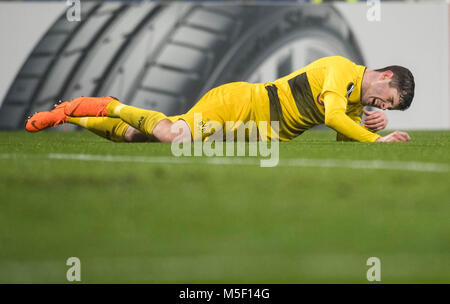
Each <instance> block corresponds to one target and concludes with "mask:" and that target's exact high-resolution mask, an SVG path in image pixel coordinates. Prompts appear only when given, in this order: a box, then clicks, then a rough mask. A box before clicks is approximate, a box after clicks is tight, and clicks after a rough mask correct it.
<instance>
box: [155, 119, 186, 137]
mask: <svg viewBox="0 0 450 304" xmlns="http://www.w3.org/2000/svg"><path fill="white" fill-rule="evenodd" d="M153 135H154V136H155V137H156V138H157V139H158V140H159V141H161V142H173V141H175V142H187V141H190V140H191V130H190V129H189V126H188V124H187V123H186V122H185V121H184V120H178V121H176V122H171V121H170V120H169V119H164V120H161V121H160V122H159V123H158V124H157V125H156V126H155V128H154V129H153Z"/></svg>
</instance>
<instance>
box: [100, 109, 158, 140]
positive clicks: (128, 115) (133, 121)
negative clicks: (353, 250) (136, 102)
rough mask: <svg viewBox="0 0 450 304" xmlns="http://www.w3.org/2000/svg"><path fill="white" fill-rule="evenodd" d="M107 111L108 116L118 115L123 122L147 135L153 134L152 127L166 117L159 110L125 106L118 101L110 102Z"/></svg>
mask: <svg viewBox="0 0 450 304" xmlns="http://www.w3.org/2000/svg"><path fill="white" fill-rule="evenodd" d="M107 111H108V117H120V119H122V120H123V121H124V122H126V123H127V124H129V125H130V126H132V127H134V128H136V129H138V130H140V131H141V132H144V133H145V134H147V135H153V133H152V132H153V129H154V128H155V126H156V125H157V124H158V122H160V121H161V120H163V119H165V118H167V116H166V115H164V114H163V113H161V112H157V111H150V110H144V109H140V108H136V107H132V106H127V105H124V104H123V103H120V102H118V101H112V102H110V103H109V104H108V106H107Z"/></svg>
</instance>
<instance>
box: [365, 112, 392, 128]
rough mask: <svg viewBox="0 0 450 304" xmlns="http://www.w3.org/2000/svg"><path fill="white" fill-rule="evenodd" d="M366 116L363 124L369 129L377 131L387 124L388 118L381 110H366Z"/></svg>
mask: <svg viewBox="0 0 450 304" xmlns="http://www.w3.org/2000/svg"><path fill="white" fill-rule="evenodd" d="M364 114H366V118H365V119H364V126H366V127H367V128H368V129H369V130H371V131H374V132H377V131H380V130H383V129H384V128H386V126H387V124H388V119H387V116H386V114H384V113H383V112H381V111H366V110H364Z"/></svg>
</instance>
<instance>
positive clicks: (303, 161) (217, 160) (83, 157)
mask: <svg viewBox="0 0 450 304" xmlns="http://www.w3.org/2000/svg"><path fill="white" fill-rule="evenodd" d="M14 158H16V159H19V158H35V159H42V158H44V159H56V160H78V161H98V162H116V163H150V164H200V165H201V164H210V165H248V166H258V165H259V164H260V159H258V158H255V157H247V158H242V157H204V158H199V157H160V156H155V157H149V156H131V155H130V156H115V155H95V154H64V153H51V154H34V155H31V154H0V159H14ZM279 166H281V167H316V168H351V169H381V170H395V171H418V172H449V171H450V168H449V167H450V166H449V165H447V164H444V163H428V162H409V161H388V160H346V159H320V158H287V159H281V160H280V162H279Z"/></svg>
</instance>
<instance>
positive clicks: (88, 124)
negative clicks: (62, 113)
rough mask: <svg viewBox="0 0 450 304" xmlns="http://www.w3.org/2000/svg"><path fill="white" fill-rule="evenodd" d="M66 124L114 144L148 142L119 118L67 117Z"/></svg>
mask: <svg viewBox="0 0 450 304" xmlns="http://www.w3.org/2000/svg"><path fill="white" fill-rule="evenodd" d="M67 122H68V123H71V124H75V125H78V126H81V127H83V128H85V129H87V130H89V131H91V132H92V133H94V134H96V135H98V136H100V137H103V138H106V139H108V140H111V141H115V142H146V141H150V138H149V137H148V136H147V135H145V134H143V133H142V132H140V131H139V130H136V129H135V128H133V127H131V126H130V125H128V124H127V123H126V122H124V121H123V120H121V119H120V118H110V117H71V116H67Z"/></svg>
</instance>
